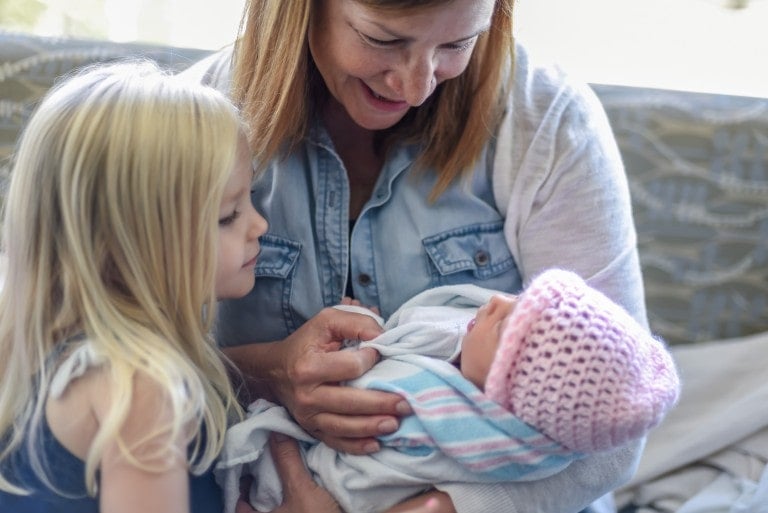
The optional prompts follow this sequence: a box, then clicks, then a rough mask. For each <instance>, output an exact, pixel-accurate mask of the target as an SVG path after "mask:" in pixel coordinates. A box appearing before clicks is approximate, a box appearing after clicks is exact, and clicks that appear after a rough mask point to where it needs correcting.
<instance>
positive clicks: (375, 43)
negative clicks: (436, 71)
mask: <svg viewBox="0 0 768 513" xmlns="http://www.w3.org/2000/svg"><path fill="white" fill-rule="evenodd" d="M356 32H357V35H358V36H359V37H360V39H362V40H363V42H364V43H366V44H367V45H369V46H372V47H374V48H392V47H395V46H397V45H399V44H402V43H403V42H404V40H403V39H389V40H383V39H377V38H375V37H372V36H369V35H367V34H364V33H362V32H360V31H359V30H357V31H356ZM476 40H477V36H473V37H471V38H469V39H465V40H464V41H457V42H455V43H446V44H444V45H442V46H441V48H444V49H446V50H453V51H456V52H463V51H465V50H469V49H470V48H472V46H473V45H474V44H475V41H476Z"/></svg>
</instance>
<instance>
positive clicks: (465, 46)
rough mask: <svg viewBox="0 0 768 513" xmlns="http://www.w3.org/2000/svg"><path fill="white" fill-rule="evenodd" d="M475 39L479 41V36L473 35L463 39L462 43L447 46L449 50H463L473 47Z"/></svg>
mask: <svg viewBox="0 0 768 513" xmlns="http://www.w3.org/2000/svg"><path fill="white" fill-rule="evenodd" d="M475 41H477V38H475V37H473V38H472V39H468V40H467V41H462V42H460V43H451V44H449V45H448V46H447V48H448V49H449V50H454V51H457V52H463V51H465V50H469V49H470V48H472V46H473V45H474V44H475Z"/></svg>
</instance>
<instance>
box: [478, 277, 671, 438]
mask: <svg viewBox="0 0 768 513" xmlns="http://www.w3.org/2000/svg"><path fill="white" fill-rule="evenodd" d="M679 387H680V383H679V381H678V377H677V372H676V370H675V365H674V362H673V361H672V358H671V356H670V354H669V353H668V352H667V350H666V348H665V346H664V344H663V343H662V342H661V341H659V340H657V339H655V338H653V337H652V336H651V335H650V334H649V333H648V331H647V330H646V329H644V328H643V327H641V326H640V325H639V324H638V323H637V322H636V321H635V320H634V319H633V318H632V317H630V316H629V314H628V313H627V312H626V311H625V310H623V309H622V308H621V307H619V306H618V305H616V304H615V303H613V302H612V301H611V300H609V299H608V298H607V297H605V296H604V295H603V294H601V293H600V292H598V291H596V290H595V289H592V288H591V287H589V286H588V285H587V284H586V283H584V281H583V280H582V279H581V278H580V277H578V276H577V275H576V274H573V273H571V272H568V271H563V270H559V269H553V270H549V271H545V272H544V273H542V274H540V275H539V276H537V277H536V278H535V279H534V280H533V282H531V284H530V285H529V287H528V288H527V289H525V290H524V291H523V293H522V294H521V295H520V296H519V300H518V302H517V304H516V306H515V308H514V310H513V311H512V313H511V314H510V316H509V318H508V319H507V320H506V323H505V325H504V327H503V328H502V333H501V339H500V341H499V347H498V350H497V351H496V355H495V358H494V360H493V363H492V364H491V368H490V371H489V373H488V377H487V379H486V382H485V393H486V395H487V396H488V397H489V398H490V399H492V400H494V401H496V402H497V403H499V404H501V405H502V406H504V407H505V408H506V409H508V410H509V411H511V412H512V413H514V414H515V415H516V416H517V417H518V418H520V419H521V420H523V421H524V422H526V423H528V424H530V425H531V426H533V427H534V428H536V429H537V430H539V431H540V432H542V433H544V434H545V435H547V436H548V437H550V438H551V439H553V440H555V441H557V442H559V443H561V444H562V445H564V446H565V447H567V448H568V449H571V450H573V451H578V452H594V451H602V450H606V449H611V448H613V447H617V446H619V445H622V444H624V443H626V442H628V441H630V440H632V439H635V438H639V437H641V436H643V435H645V433H646V432H647V431H648V430H649V429H651V428H652V427H654V426H656V425H657V424H659V422H661V420H662V418H663V417H664V415H665V414H666V413H667V411H669V409H670V408H672V406H673V405H674V404H675V402H676V401H677V397H678V393H679Z"/></svg>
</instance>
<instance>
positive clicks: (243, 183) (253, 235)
mask: <svg viewBox="0 0 768 513" xmlns="http://www.w3.org/2000/svg"><path fill="white" fill-rule="evenodd" d="M251 180H253V167H252V166H251V154H250V151H249V149H248V143H247V142H246V141H245V138H244V137H241V138H240V142H239V144H238V152H237V161H236V163H235V168H234V169H233V170H232V174H231V176H230V177H229V182H227V186H226V188H225V189H224V197H223V198H222V200H221V207H220V208H219V246H218V248H219V251H218V259H217V266H216V296H217V297H218V298H220V299H223V298H235V297H242V296H244V295H245V294H247V293H248V292H250V290H251V289H252V288H253V283H254V280H255V276H254V273H253V270H254V267H255V266H256V257H257V256H258V254H259V250H260V246H259V237H260V236H262V235H264V234H265V233H266V232H267V226H268V225H267V221H266V220H265V219H264V218H263V217H261V215H259V213H258V212H256V209H254V208H253V204H252V203H251Z"/></svg>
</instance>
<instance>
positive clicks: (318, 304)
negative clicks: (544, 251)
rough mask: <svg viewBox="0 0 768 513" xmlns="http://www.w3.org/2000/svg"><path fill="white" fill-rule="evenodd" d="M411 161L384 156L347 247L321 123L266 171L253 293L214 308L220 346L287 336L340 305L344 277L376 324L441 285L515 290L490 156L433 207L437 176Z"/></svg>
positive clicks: (406, 151) (335, 170)
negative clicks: (264, 227) (374, 313)
mask: <svg viewBox="0 0 768 513" xmlns="http://www.w3.org/2000/svg"><path fill="white" fill-rule="evenodd" d="M418 151H419V148H418V147H417V146H415V145H401V146H397V147H395V148H393V149H392V151H390V152H389V154H388V158H387V159H386V161H385V163H384V166H383V168H382V171H381V174H380V175H379V178H378V181H377V183H376V185H375V187H374V190H373V193H372V195H371V198H370V199H369V200H368V202H367V203H366V204H365V206H364V207H363V209H362V211H361V213H360V215H359V217H358V218H357V220H356V222H355V224H354V228H353V230H352V234H351V237H350V234H349V195H350V192H349V181H348V179H347V174H346V170H345V168H344V165H343V163H342V161H341V158H340V157H339V155H338V153H337V152H336V151H335V149H334V147H333V143H332V141H331V139H330V136H329V135H328V133H327V131H326V130H325V128H324V127H323V126H322V125H321V124H320V123H319V122H317V123H315V125H314V126H313V127H312V129H311V130H310V132H309V135H308V137H307V138H305V140H304V141H303V144H302V145H301V146H300V147H299V148H298V149H297V150H296V151H294V152H293V153H291V154H290V155H289V156H288V157H287V158H285V159H282V160H276V161H274V162H272V163H271V165H270V167H269V168H268V170H267V172H266V173H265V174H264V175H263V176H261V177H259V179H257V181H256V183H255V186H254V189H253V192H252V199H253V203H254V205H255V206H256V209H257V210H258V211H259V212H261V213H262V214H263V215H264V216H265V217H266V219H267V220H268V221H269V232H268V233H267V234H266V235H264V236H263V237H262V239H261V245H262V251H261V254H260V255H259V259H258V262H257V265H256V270H255V272H256V284H255V286H254V288H253V290H252V291H251V292H250V293H249V294H248V296H246V297H245V298H243V299H238V300H228V301H224V302H222V304H221V305H220V314H219V322H218V326H217V338H218V340H219V341H220V343H221V344H222V345H225V346H230V345H239V344H243V343H248V342H267V341H274V340H281V339H283V338H285V337H286V336H287V335H289V334H290V333H291V332H293V331H294V330H296V329H297V328H298V327H299V326H301V324H302V323H304V322H305V321H306V320H308V319H309V318H311V317H312V316H314V315H315V314H316V313H317V312H318V311H319V310H321V309H322V308H323V307H326V306H332V305H335V304H338V303H339V301H340V300H341V298H342V296H343V295H344V291H345V289H346V286H347V279H348V276H351V279H352V284H351V285H352V289H353V290H354V295H355V298H356V299H358V300H359V301H360V302H361V303H362V304H364V305H367V306H376V307H378V308H379V310H380V312H381V315H382V316H383V317H384V318H387V317H388V316H389V315H390V314H391V313H392V312H394V311H395V310H396V309H397V308H398V307H399V306H400V305H402V304H403V303H404V302H405V301H406V300H407V299H409V298H411V297H412V296H414V295H416V294H417V293H419V292H421V291H423V290H426V289H428V288H431V287H435V286H438V285H447V284H458V283H474V284H477V285H480V286H483V287H488V288H493V289H497V290H504V291H509V292H516V291H518V290H519V289H520V288H521V286H522V283H521V278H520V274H519V272H518V270H517V266H516V265H515V261H514V259H513V257H512V255H511V253H510V250H509V248H508V245H507V243H506V241H505V238H504V233H503V217H502V215H501V214H500V213H499V211H498V209H497V208H496V205H495V202H494V199H493V191H492V186H491V179H490V177H491V163H492V156H490V155H489V154H490V153H492V152H491V151H486V152H485V154H484V155H483V156H482V158H481V159H479V161H478V162H477V164H476V166H475V170H474V172H473V174H472V176H471V178H470V179H468V180H465V181H457V182H455V183H454V184H453V185H451V187H450V188H449V189H448V190H447V191H446V192H445V193H444V194H442V195H441V196H440V197H439V198H438V199H437V200H436V201H435V202H434V203H430V202H429V200H428V197H429V193H430V191H431V190H432V187H433V185H434V183H435V174H434V173H430V172H416V171H415V170H414V167H413V162H414V160H415V158H416V156H417V154H418ZM350 271H351V274H350Z"/></svg>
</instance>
